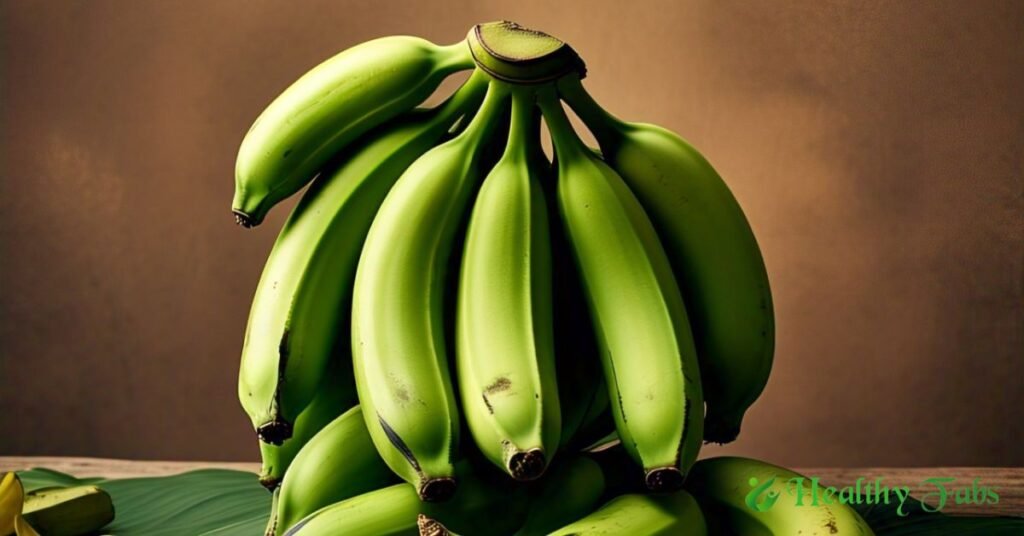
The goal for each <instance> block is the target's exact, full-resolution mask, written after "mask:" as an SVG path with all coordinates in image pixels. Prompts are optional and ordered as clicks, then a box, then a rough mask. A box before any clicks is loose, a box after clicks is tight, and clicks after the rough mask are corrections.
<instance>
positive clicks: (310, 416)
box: [259, 360, 356, 490]
mask: <svg viewBox="0 0 1024 536" xmlns="http://www.w3.org/2000/svg"><path fill="white" fill-rule="evenodd" d="M349 366H350V365H349V363H348V362H345V363H337V362H335V361H334V360H332V361H331V362H330V363H328V366H327V368H328V370H327V372H325V374H326V375H327V379H325V380H323V381H321V382H320V386H319V387H318V388H317V393H316V395H315V396H314V397H313V400H312V401H311V402H310V403H309V405H308V406H306V409H304V410H302V413H299V416H298V417H296V418H295V426H294V429H293V431H292V436H291V437H290V438H288V439H286V440H285V441H284V442H283V443H282V444H280V445H274V444H273V443H267V442H266V441H262V440H261V441H260V442H259V443H260V458H261V459H262V462H263V466H262V468H261V470H260V484H262V485H263V487H265V488H267V489H269V490H273V489H275V488H277V486H278V485H279V484H280V483H281V479H282V478H284V475H285V471H287V470H288V466H289V465H290V464H291V462H292V460H293V459H294V458H295V456H296V455H297V454H298V453H299V452H300V451H301V449H302V448H303V446H304V445H305V444H306V443H307V442H308V441H309V440H310V439H311V438H312V437H314V436H315V435H316V434H317V433H318V432H319V431H320V429H322V428H323V427H324V426H326V425H327V424H328V423H330V422H331V421H333V420H334V419H335V418H337V417H338V416H339V415H341V414H342V413H343V412H344V411H345V410H346V409H348V408H351V407H352V405H353V404H355V398H356V397H355V390H354V389H353V388H352V385H351V384H352V374H351V372H350V370H349V369H348V367H349Z"/></svg>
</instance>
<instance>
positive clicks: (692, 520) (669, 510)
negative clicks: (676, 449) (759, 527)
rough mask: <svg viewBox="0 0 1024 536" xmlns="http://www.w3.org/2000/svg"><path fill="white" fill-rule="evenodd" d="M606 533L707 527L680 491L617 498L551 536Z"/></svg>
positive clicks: (671, 533) (673, 533)
mask: <svg viewBox="0 0 1024 536" xmlns="http://www.w3.org/2000/svg"><path fill="white" fill-rule="evenodd" d="M608 534H636V535H640V534H642V535H644V536H679V535H685V536H707V534H708V527H707V524H706V523H705V520H704V514H703V513H701V510H700V508H699V507H698V506H697V501H695V500H694V499H693V497H692V496H691V495H690V494H689V493H686V492H685V491H683V490H679V491H676V492H673V493H670V494H666V495H661V494H658V495H638V494H628V495H620V496H618V497H616V498H614V499H612V500H611V501H609V502H608V503H607V504H605V505H604V506H602V507H601V508H600V509H598V510H597V511H596V512H594V513H592V514H590V515H588V516H587V517H584V518H583V519H580V520H579V521H576V522H575V523H572V524H570V525H566V526H565V527H562V528H561V529H559V530H556V531H555V532H552V533H551V536H598V535H608ZM715 534H718V533H715ZM742 534H746V533H742ZM778 534H780V535H781V534H790V533H788V532H787V533H781V532H780V533H778ZM792 534H796V533H792Z"/></svg>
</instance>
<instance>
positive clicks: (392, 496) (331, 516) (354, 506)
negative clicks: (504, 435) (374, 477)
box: [284, 464, 528, 536]
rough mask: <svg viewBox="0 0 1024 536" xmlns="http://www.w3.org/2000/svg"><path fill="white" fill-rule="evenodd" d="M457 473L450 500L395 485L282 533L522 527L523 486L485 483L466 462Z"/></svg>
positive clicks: (325, 535) (368, 535)
mask: <svg viewBox="0 0 1024 536" xmlns="http://www.w3.org/2000/svg"><path fill="white" fill-rule="evenodd" d="M458 473H459V475H460V477H459V481H460V484H459V490H458V491H457V492H456V493H455V495H454V497H453V498H452V499H451V500H450V501H448V502H446V503H443V504H438V503H425V502H422V501H421V500H420V498H419V494H418V493H417V491H416V488H415V487H413V486H411V485H409V484H407V483H402V484H395V485H393V486H389V487H386V488H382V489H378V490H376V491H371V492H368V493H364V494H362V495H357V496H355V497H352V498H351V499H346V500H344V501H341V502H338V503H335V504H332V505H330V506H327V507H325V508H321V509H320V510H317V511H316V512H314V513H313V514H310V515H309V516H307V517H305V518H304V519H303V520H302V521H300V522H298V523H296V524H295V525H294V526H293V527H292V528H291V529H289V530H288V531H287V532H285V533H284V536H335V535H339V534H344V535H345V536H405V535H412V536H414V535H416V534H418V533H419V525H420V524H421V523H423V524H426V523H427V522H428V520H438V522H441V523H444V525H445V526H449V527H452V528H453V529H454V530H457V531H460V532H466V533H467V534H508V533H510V532H513V531H514V530H515V529H516V528H517V527H518V525H519V524H520V523H521V522H522V517H523V515H524V514H525V512H526V506H527V504H528V500H527V497H526V493H525V490H524V489H523V488H522V487H521V486H519V487H515V488H512V487H508V486H502V485H496V484H489V483H485V482H483V481H481V480H480V479H478V478H476V477H475V476H474V475H473V473H472V470H470V469H468V466H467V465H466V464H460V465H459V471H458ZM420 516H423V518H422V521H421V520H420Z"/></svg>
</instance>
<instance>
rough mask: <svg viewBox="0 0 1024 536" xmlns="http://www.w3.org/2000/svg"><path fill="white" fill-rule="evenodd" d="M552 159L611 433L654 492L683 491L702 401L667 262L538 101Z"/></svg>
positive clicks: (548, 106) (620, 194)
mask: <svg viewBox="0 0 1024 536" xmlns="http://www.w3.org/2000/svg"><path fill="white" fill-rule="evenodd" d="M540 102H541V107H542V109H543V111H544V118H545V121H546V122H547V124H548V128H549V130H550V132H551V138H552V140H553V142H554V146H555V153H556V155H557V160H558V204H559V207H560V211H561V217H562V222H563V224H564V225H565V227H566V229H567V234H568V236H569V239H570V242H571V243H572V249H573V252H574V257H575V259H576V263H577V265H578V268H579V271H580V273H581V275H582V279H583V283H584V287H585V289H586V293H587V299H588V303H589V306H590V311H591V317H592V319H593V322H594V324H595V326H596V331H597V333H598V338H599V344H600V349H601V357H602V362H603V365H604V372H605V381H606V382H607V383H608V388H609V399H610V400H611V401H612V411H613V415H614V417H615V424H616V429H617V431H618V433H619V437H620V438H621V439H622V442H623V445H624V446H625V447H626V450H627V451H628V452H629V453H630V455H632V456H633V459H634V460H636V461H637V463H639V464H640V465H641V466H642V467H643V468H644V471H645V482H646V484H647V486H648V487H649V488H651V489H653V490H669V489H674V488H677V487H679V486H680V485H681V484H682V480H683V475H684V474H685V472H686V471H687V470H688V469H689V467H690V465H692V464H693V462H694V461H695V460H696V458H697V452H698V451H699V450H700V444H701V438H702V430H701V428H702V425H703V416H704V415H703V407H704V402H703V398H702V395H701V385H700V371H699V370H698V368H697V356H696V351H695V350H694V347H693V339H692V335H691V333H690V326H689V323H688V320H687V317H686V309H685V307H684V306H683V300H682V297H681V295H680V293H679V289H678V287H677V286H676V282H675V279H674V278H673V276H672V271H671V267H670V266H669V262H668V258H667V257H666V256H665V252H664V250H663V249H662V247H661V244H660V243H659V241H658V236H657V234H656V233H655V231H654V228H653V227H652V226H651V223H650V220H649V219H648V218H647V215H646V214H645V213H644V211H643V208H642V207H641V206H640V203H639V202H637V200H636V198H635V197H634V196H633V194H632V193H631V192H630V191H629V188H627V187H626V185H625V183H623V182H622V179H621V178H619V176H618V175H617V174H616V173H615V171H613V170H612V169H611V168H610V167H608V166H607V165H606V164H605V163H604V162H602V161H601V159H599V158H598V157H596V156H595V155H594V154H593V153H592V152H591V151H590V150H589V149H588V148H587V147H586V146H585V145H584V144H583V142H582V141H581V140H580V139H579V138H578V137H577V136H576V133H575V132H573V130H572V126H571V125H570V124H569V121H568V118H567V117H566V115H565V111H564V110H563V109H562V105H561V103H560V102H559V101H558V100H557V98H556V97H555V96H554V94H553V91H552V92H545V93H544V94H543V95H542V98H541V101H540Z"/></svg>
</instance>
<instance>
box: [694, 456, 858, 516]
mask: <svg viewBox="0 0 1024 536" xmlns="http://www.w3.org/2000/svg"><path fill="white" fill-rule="evenodd" d="M794 479H798V480H794ZM748 484H749V485H748ZM809 488H810V479H807V478H805V477H803V476H802V475H800V474H797V473H795V472H793V471H790V470H789V469H784V468H782V467H778V466H775V465H771V464H769V463H765V462H762V461H758V460H752V459H749V458H738V457H720V458H710V459H706V460H701V461H699V462H697V464H696V465H694V466H693V470H692V471H690V477H689V479H688V480H687V481H686V489H688V490H689V491H690V493H692V494H693V495H694V497H696V499H697V502H699V503H700V507H701V509H702V510H703V511H704V513H705V514H706V515H707V519H708V524H709V525H710V527H711V529H712V532H713V533H715V534H743V535H744V536H746V535H750V536H773V535H776V534H800V535H802V536H829V535H839V536H848V535H859V536H871V535H873V534H874V532H872V531H871V528H870V527H868V525H867V523H865V522H864V520H863V519H862V518H861V517H860V515H858V514H857V512H856V511H855V510H854V509H853V508H850V507H849V506H847V505H844V504H840V503H839V502H838V501H837V502H835V503H833V504H820V505H812V504H811V503H810V499H809V498H805V499H804V500H805V501H806V502H804V503H803V504H802V505H798V504H797V497H796V495H795V492H796V490H797V489H802V490H803V492H804V493H806V496H807V497H809V496H810V489H809ZM751 492H755V493H757V494H756V496H751V498H748V496H750V495H751ZM751 500H753V501H754V502H753V506H756V507H758V508H757V509H756V510H755V508H753V507H752V505H751Z"/></svg>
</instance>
